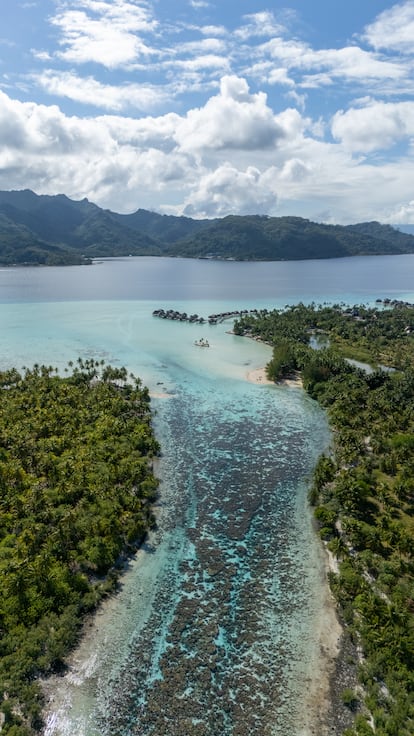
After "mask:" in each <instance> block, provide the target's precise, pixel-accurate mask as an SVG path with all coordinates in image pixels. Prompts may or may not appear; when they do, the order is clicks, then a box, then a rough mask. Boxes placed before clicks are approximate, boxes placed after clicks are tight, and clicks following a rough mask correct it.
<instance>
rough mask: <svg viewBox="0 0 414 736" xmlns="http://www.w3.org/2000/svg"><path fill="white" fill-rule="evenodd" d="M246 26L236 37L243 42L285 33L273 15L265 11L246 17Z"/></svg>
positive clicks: (236, 33) (240, 29) (242, 27)
mask: <svg viewBox="0 0 414 736" xmlns="http://www.w3.org/2000/svg"><path fill="white" fill-rule="evenodd" d="M244 18H245V19H246V21H247V22H246V24H245V25H244V26H241V27H240V28H238V29H237V31H236V32H235V35H236V36H238V37H239V38H241V39H242V40H247V39H249V38H254V37H256V36H259V37H260V36H276V35H280V34H281V33H283V32H284V31H285V28H284V26H283V25H281V24H280V23H277V21H276V19H275V17H274V15H273V13H271V12H270V11H268V10H264V11H261V12H258V13H251V14H249V15H245V16H244Z"/></svg>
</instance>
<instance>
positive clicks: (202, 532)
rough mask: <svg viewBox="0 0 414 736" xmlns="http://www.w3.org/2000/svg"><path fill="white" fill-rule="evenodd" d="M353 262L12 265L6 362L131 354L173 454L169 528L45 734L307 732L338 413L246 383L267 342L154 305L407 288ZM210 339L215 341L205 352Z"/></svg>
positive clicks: (111, 614)
mask: <svg viewBox="0 0 414 736" xmlns="http://www.w3.org/2000/svg"><path fill="white" fill-rule="evenodd" d="M350 260H351V259H344V261H343V262H342V276H343V277H344V276H345V278H344V279H343V280H341V268H340V263H338V262H337V263H336V264H335V263H333V262H329V263H327V264H326V271H323V268H324V266H325V264H323V265H322V266H320V269H319V275H318V278H317V283H315V279H316V274H317V270H316V268H315V264H311V266H310V267H309V269H308V270H306V269H304V265H303V264H228V263H224V264H217V263H216V264H211V263H210V262H190V263H189V262H188V261H184V262H183V261H180V260H179V259H177V260H175V259H174V260H169V259H158V260H157V259H142V260H140V259H129V260H128V259H124V260H121V261H112V262H111V261H109V262H105V263H103V264H101V265H99V266H96V267H92V268H83V269H82V268H73V269H17V270H15V271H12V270H10V271H1V272H0V301H1V302H2V303H1V304H0V321H1V339H2V352H1V363H2V367H10V366H11V365H15V366H16V367H21V366H23V365H31V364H33V363H34V362H38V363H47V364H51V365H54V366H58V367H59V369H61V370H63V369H64V367H65V365H66V363H67V362H68V361H69V360H76V358H77V357H78V356H80V357H95V358H99V359H101V358H104V359H105V360H106V361H107V362H110V363H112V364H115V365H126V366H127V368H128V369H129V370H132V371H134V372H135V373H136V374H137V375H140V376H141V377H142V379H143V381H144V382H145V383H146V384H147V385H148V386H149V388H150V390H151V391H152V393H153V395H154V398H153V407H154V409H155V412H156V413H155V418H154V423H155V429H156V432H157V435H158V437H159V438H160V441H161V444H162V450H163V452H162V457H161V458H160V460H159V461H158V464H157V472H158V474H159V476H160V479H161V485H160V499H159V503H158V507H157V519H158V528H157V530H156V531H154V532H153V533H151V535H150V536H149V538H148V541H147V544H146V545H144V547H143V549H142V550H141V551H140V552H139V553H138V555H137V558H136V560H134V561H131V564H130V569H129V571H128V572H127V574H126V575H125V577H124V580H123V585H122V590H121V591H120V593H119V595H118V596H116V597H114V598H113V599H111V600H110V601H109V602H108V603H107V604H105V605H104V606H103V608H102V609H101V610H100V612H99V613H98V615H97V617H96V619H95V620H94V621H92V622H90V623H89V624H88V626H87V630H86V633H85V637H84V640H83V642H82V645H81V647H80V648H79V649H78V650H77V651H76V652H75V653H74V654H73V656H72V657H71V659H70V667H69V672H68V674H67V675H66V676H65V677H64V678H57V679H56V680H54V681H52V682H50V683H49V684H48V685H47V686H46V691H47V693H48V696H49V698H50V703H49V707H48V721H47V727H46V731H45V734H46V736H69V734H70V735H71V736H73V735H76V736H98V734H100V735H102V736H133V735H135V734H139V735H140V736H149V735H150V734H151V735H152V734H154V736H162V735H163V734H165V735H167V734H168V736H178V734H180V736H182V735H183V734H185V735H186V736H187V735H188V736H191V734H197V735H198V736H202V735H205V736H236V735H237V736H243V734H246V735H247V734H257V735H258V736H259V734H260V735H265V734H269V735H280V736H282V735H283V736H297V735H298V734H299V732H300V733H302V731H299V727H298V724H299V723H300V722H301V719H302V716H303V708H304V703H305V700H306V692H307V690H308V686H309V681H310V679H311V680H312V679H314V680H315V679H318V672H317V670H315V667H317V666H318V663H319V651H318V647H319V640H318V639H317V637H316V634H315V632H316V630H317V627H318V623H319V622H320V617H321V600H322V598H323V591H324V590H326V582H325V580H324V576H323V559H322V555H321V550H320V546H319V543H318V541H317V539H316V537H315V536H314V533H313V530H312V525H311V514H310V511H309V509H308V507H307V503H306V490H307V483H308V480H309V476H310V473H311V471H312V467H313V465H314V463H315V460H316V458H317V456H318V455H319V453H320V452H322V451H323V450H324V449H325V448H326V447H327V446H328V444H329V432H328V427H327V424H326V420H325V417H324V415H323V413H322V412H321V411H320V410H319V408H318V407H317V406H316V405H315V404H314V403H313V402H312V401H311V400H310V399H308V398H307V397H306V396H305V394H304V393H303V392H302V391H301V390H300V389H297V388H287V387H280V386H265V385H262V386H260V385H254V384H251V383H249V382H248V381H247V380H246V374H247V372H248V371H250V370H252V369H254V368H257V367H261V366H263V365H264V364H265V363H266V362H267V360H268V359H269V357H270V348H268V347H267V346H265V345H261V344H259V343H256V342H254V341H251V340H247V339H244V338H239V337H236V336H234V335H232V334H229V330H230V329H231V322H229V323H223V324H221V325H217V326H214V327H212V326H208V325H202V326H201V325H189V324H186V323H174V322H169V321H163V320H159V319H156V318H154V317H152V316H151V315H152V311H153V309H155V308H158V307H166V308H168V307H173V308H175V309H178V310H180V311H187V312H188V313H192V312H197V313H198V314H200V315H203V316H207V315H208V314H210V313H213V312H219V311H223V310H225V309H237V308H253V307H263V306H266V307H269V308H270V307H272V306H274V305H278V306H281V305H283V303H285V301H286V302H287V303H291V302H292V301H298V298H297V297H298V293H299V292H300V290H301V289H302V292H303V293H304V294H306V295H307V299H308V300H312V299H315V300H318V301H322V299H324V298H325V294H324V293H323V292H322V291H321V288H322V284H323V283H324V284H325V286H326V292H327V293H326V299H327V300H329V301H340V300H342V299H344V300H347V301H350V302H351V303H355V302H357V301H361V300H362V299H361V295H360V294H362V293H363V291H364V288H365V289H366V292H365V293H366V300H373V299H374V298H375V297H376V296H398V298H408V297H409V289H408V285H407V283H406V280H405V279H406V275H407V270H408V266H409V265H410V267H411V261H409V260H407V259H406V260H405V261H404V263H403V262H402V261H401V260H398V259H397V261H398V263H397V264H395V262H394V261H391V262H390V263H388V264H386V263H385V259H382V260H381V259H368V260H369V262H370V264H371V265H370V267H369V269H368V266H366V265H364V263H365V261H366V260H367V259H354V260H353V263H352V264H350V263H349V261H350ZM387 260H388V261H389V259H387ZM345 261H346V263H345ZM398 264H399V265H398ZM413 264H414V261H413ZM358 265H359V270H358V268H357V266H358ZM249 266H252V268H251V269H250V270H249V268H248V267H249ZM259 266H260V267H259ZM335 268H336V271H335ZM364 268H365V271H364ZM295 269H296V270H295ZM352 269H353V270H352ZM375 269H376V270H377V271H378V269H383V271H381V273H382V276H381V278H382V279H383V282H382V281H381V284H382V289H381V291H379V292H378V291H376V290H375V289H374V287H373V286H372V281H371V278H372V271H373V270H374V271H375ZM361 273H362V274H364V273H365V278H366V284H365V287H364V280H363V276H361ZM309 274H310V275H311V277H312V278H311V279H309ZM399 274H400V276H399ZM387 278H388V279H389V280H388V281H387ZM399 278H400V279H401V280H400V281H399V280H398V279H399ZM238 280H239V281H238ZM399 283H400V284H401V288H400V289H399V288H398V284H399ZM411 283H412V281H411ZM385 289H387V290H386V292H385ZM316 290H318V291H319V299H317V298H316V294H313V293H312V292H313V291H316ZM208 293H210V294H212V295H213V296H214V298H210V299H209V298H207V296H206V295H207V294H208ZM162 297H164V298H162ZM304 300H305V299H304ZM201 337H204V338H207V339H208V341H209V343H210V345H211V347H210V348H209V349H200V348H197V347H195V346H194V341H195V340H197V339H200V338H201ZM303 733H305V732H303Z"/></svg>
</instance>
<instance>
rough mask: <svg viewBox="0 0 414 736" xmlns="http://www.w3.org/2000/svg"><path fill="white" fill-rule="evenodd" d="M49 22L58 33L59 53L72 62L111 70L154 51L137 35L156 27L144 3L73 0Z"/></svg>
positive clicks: (111, 0) (109, 0) (122, 0)
mask: <svg viewBox="0 0 414 736" xmlns="http://www.w3.org/2000/svg"><path fill="white" fill-rule="evenodd" d="M51 23H52V25H54V26H55V27H56V28H58V29H59V31H60V33H61V37H60V41H59V44H60V46H61V48H62V49H63V51H60V52H59V54H58V56H59V57H60V58H61V59H64V60H65V61H69V62H71V63H76V64H84V63H86V62H95V63H97V64H102V65H103V66H105V67H107V68H110V69H113V68H116V67H119V66H125V65H127V64H130V63H132V62H133V61H135V60H136V59H137V58H139V57H140V56H145V55H149V54H151V53H154V50H153V49H151V48H150V47H148V46H147V44H146V43H144V41H143V40H142V38H141V37H140V35H139V34H143V33H148V32H149V31H155V29H156V27H157V22H156V21H155V19H154V18H153V17H152V14H151V11H150V8H149V5H148V4H147V3H146V2H141V3H139V4H136V3H133V2H128V0H74V1H73V2H72V3H71V8H70V9H68V8H67V7H66V6H65V5H63V7H62V10H61V11H60V12H58V13H57V14H56V15H55V16H54V17H53V18H51Z"/></svg>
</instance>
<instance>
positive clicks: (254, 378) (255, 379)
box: [246, 368, 303, 388]
mask: <svg viewBox="0 0 414 736" xmlns="http://www.w3.org/2000/svg"><path fill="white" fill-rule="evenodd" d="M246 378H247V380H248V381H250V383H256V384H260V385H262V386H275V385H276V384H275V381H272V380H271V379H270V378H268V377H267V374H266V368H255V369H254V370H252V371H248V372H247V374H246ZM277 384H278V385H279V386H290V387H291V388H303V383H302V378H301V375H300V373H299V372H298V371H294V372H293V373H291V374H290V375H289V376H287V377H286V378H281V379H280V381H277Z"/></svg>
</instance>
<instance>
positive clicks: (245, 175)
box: [181, 162, 277, 217]
mask: <svg viewBox="0 0 414 736" xmlns="http://www.w3.org/2000/svg"><path fill="white" fill-rule="evenodd" d="M276 201H277V197H276V194H275V193H274V192H272V191H271V190H270V189H269V187H268V185H267V183H266V184H264V183H263V181H262V175H261V173H260V171H259V170H258V169H256V168H255V167H253V166H249V167H248V168H247V169H246V170H245V171H240V170H239V169H237V168H235V167H234V166H232V165H231V164H230V163H228V162H226V163H224V164H222V165H221V166H219V167H218V168H217V169H215V170H214V171H211V172H209V173H208V174H205V175H204V176H203V177H201V179H200V181H199V182H198V186H197V188H195V189H194V190H193V191H192V192H191V194H190V195H189V196H188V197H187V199H186V201H185V202H184V206H183V208H182V210H181V211H182V214H184V215H187V216H189V217H192V216H194V215H196V216H197V217H224V216H225V215H229V214H233V213H235V212H237V213H238V214H241V215H253V214H267V213H268V212H269V210H274V208H275V206H276Z"/></svg>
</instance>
